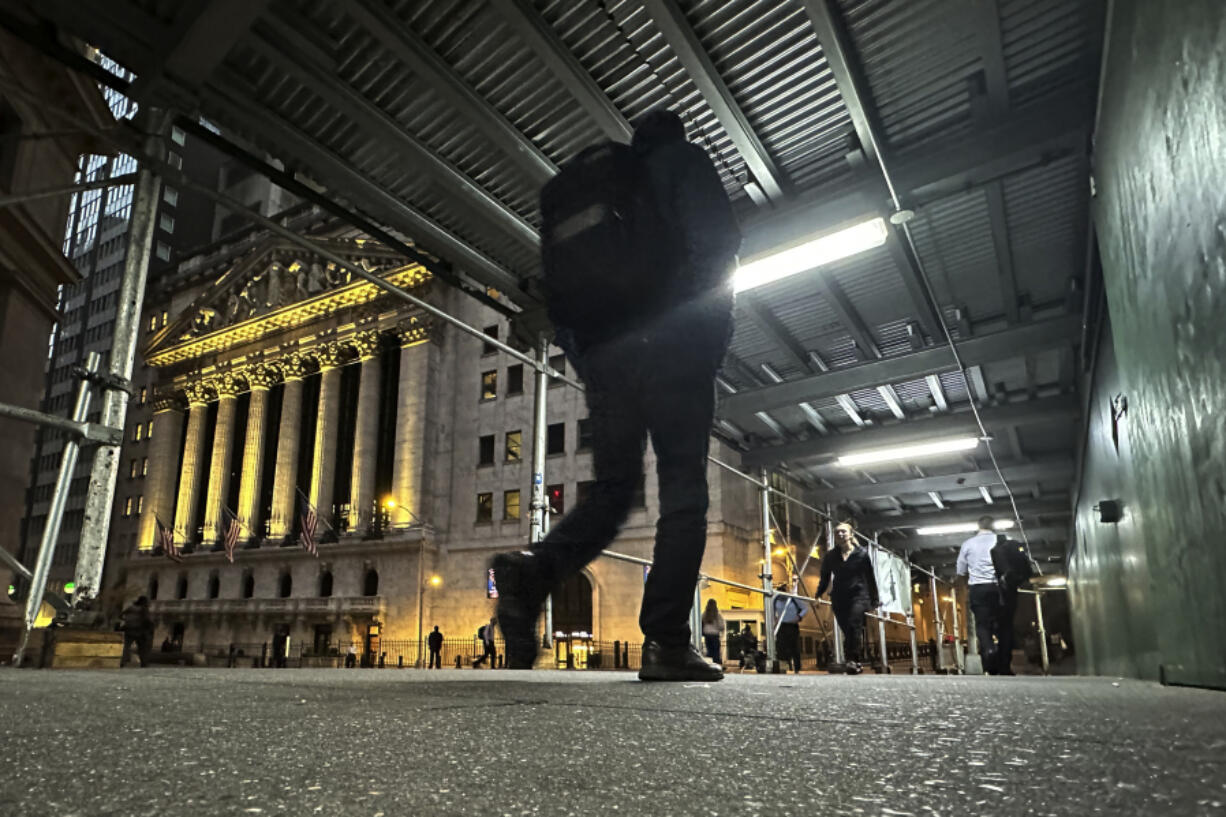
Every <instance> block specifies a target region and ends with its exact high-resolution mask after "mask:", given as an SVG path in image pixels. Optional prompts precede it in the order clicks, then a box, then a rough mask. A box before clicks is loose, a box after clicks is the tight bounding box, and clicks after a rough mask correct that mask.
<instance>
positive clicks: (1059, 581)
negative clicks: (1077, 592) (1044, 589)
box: [1047, 576, 1068, 587]
mask: <svg viewBox="0 0 1226 817" xmlns="http://www.w3.org/2000/svg"><path fill="white" fill-rule="evenodd" d="M1047 586H1048V587H1067V586H1068V579H1067V578H1065V577H1064V576H1052V577H1051V578H1050V579H1048V580H1047Z"/></svg>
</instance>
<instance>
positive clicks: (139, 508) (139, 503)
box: [136, 494, 145, 514]
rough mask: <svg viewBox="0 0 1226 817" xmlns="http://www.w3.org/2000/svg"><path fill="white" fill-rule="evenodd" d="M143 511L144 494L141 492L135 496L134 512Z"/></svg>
mask: <svg viewBox="0 0 1226 817" xmlns="http://www.w3.org/2000/svg"><path fill="white" fill-rule="evenodd" d="M144 511H145V495H144V494H141V495H140V496H138V497H137V498H136V512H137V513H138V514H140V513H144Z"/></svg>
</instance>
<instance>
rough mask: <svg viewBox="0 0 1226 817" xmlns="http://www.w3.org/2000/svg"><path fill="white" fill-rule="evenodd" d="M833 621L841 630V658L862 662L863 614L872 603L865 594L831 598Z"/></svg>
mask: <svg viewBox="0 0 1226 817" xmlns="http://www.w3.org/2000/svg"><path fill="white" fill-rule="evenodd" d="M830 605H831V607H832V608H834V618H835V621H837V622H838V623H839V629H840V630H842V631H843V660H844V661H855V662H856V663H863V662H864V614H865V613H867V612H868V611H869V609H870V608H871V607H872V605H871V604H870V603H869V600H868V597H867V596H853V597H851V598H849V599H844V598H831V599H830Z"/></svg>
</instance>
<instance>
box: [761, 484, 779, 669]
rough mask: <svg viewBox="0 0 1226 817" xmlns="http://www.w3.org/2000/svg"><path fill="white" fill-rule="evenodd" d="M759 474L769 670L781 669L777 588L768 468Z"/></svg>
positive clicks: (763, 628)
mask: <svg viewBox="0 0 1226 817" xmlns="http://www.w3.org/2000/svg"><path fill="white" fill-rule="evenodd" d="M758 476H759V477H760V478H761V482H760V483H759V488H758V504H759V505H760V506H761V507H760V510H761V512H762V555H763V560H762V589H763V591H764V593H763V596H762V637H763V638H764V639H765V641H766V663H767V667H768V671H769V672H777V671H778V669H779V666H778V661H777V658H776V654H775V588H774V585H773V584H772V578H771V489H770V480H769V479H768V478H767V473H766V469H765V468H763V469H762V470H761V471H760V472H759V473H758Z"/></svg>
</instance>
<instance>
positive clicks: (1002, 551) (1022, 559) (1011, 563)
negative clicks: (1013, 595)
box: [992, 536, 1034, 590]
mask: <svg viewBox="0 0 1226 817" xmlns="http://www.w3.org/2000/svg"><path fill="white" fill-rule="evenodd" d="M992 567H993V568H995V570H996V580H997V581H998V582H999V583H1000V585H1001V587H1003V588H1005V589H1006V590H1017V589H1018V588H1019V587H1021V586H1022V585H1023V584H1025V583H1026V582H1027V581H1029V580H1030V579H1031V578H1032V577H1033V576H1034V564H1033V563H1032V562H1031V561H1030V556H1029V555H1027V553H1026V546H1025V545H1023V544H1022V543H1021V542H1019V541H1017V540H1016V539H1006V538H1005V537H1004V536H998V537H997V539H996V544H995V545H993V546H992Z"/></svg>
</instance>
